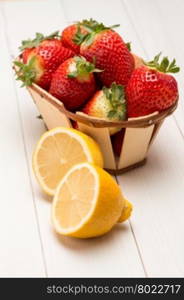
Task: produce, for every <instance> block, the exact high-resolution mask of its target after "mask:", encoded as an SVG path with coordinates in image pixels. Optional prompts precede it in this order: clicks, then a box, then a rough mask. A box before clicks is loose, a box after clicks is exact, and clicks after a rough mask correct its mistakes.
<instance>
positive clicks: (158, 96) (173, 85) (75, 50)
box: [15, 19, 179, 154]
mask: <svg viewBox="0 0 184 300" xmlns="http://www.w3.org/2000/svg"><path fill="white" fill-rule="evenodd" d="M117 26H118V25H115V26H111V27H106V26H105V25H104V24H102V23H98V22H97V21H95V20H93V19H90V20H83V21H81V22H78V23H75V24H73V25H70V26H68V27H66V28H65V29H64V30H63V32H62V33H61V34H59V32H55V33H53V34H51V35H50V36H43V35H42V34H40V33H37V34H36V37H35V39H33V40H27V41H23V42H22V46H21V47H20V49H21V51H22V54H21V56H22V61H17V62H15V64H16V65H17V66H18V67H19V71H18V77H17V78H18V79H20V80H22V81H23V85H31V84H32V83H33V82H34V83H36V84H38V85H39V86H41V87H42V88H43V89H45V90H47V91H48V92H49V93H50V94H52V95H53V96H55V97H56V98H58V99H59V100H60V101H62V102H63V104H64V105H65V107H66V108H67V109H68V110H71V111H76V110H78V111H79V110H81V111H82V112H83V113H86V114H88V115H91V116H93V117H97V118H103V119H107V120H112V121H119V120H126V119H127V118H132V117H134V118H135V117H140V116H145V115H148V114H151V113H153V112H155V111H159V112H160V111H162V110H165V109H167V108H169V107H170V106H172V105H173V104H174V103H175V102H176V101H177V99H178V87H177V82H176V80H175V78H174V77H173V76H172V75H169V74H167V73H176V72H178V71H179V67H177V66H176V61H175V59H174V60H173V61H172V62H171V63H170V62H169V60H168V58H167V57H164V58H163V59H162V60H161V61H160V55H161V53H160V54H158V55H157V56H155V58H154V60H153V61H150V62H148V63H146V62H144V61H143V60H142V59H139V58H138V57H137V56H136V55H134V54H132V53H131V50H130V44H129V43H125V42H124V41H123V39H122V37H121V36H120V35H119V34H118V33H117V32H116V31H115V30H114V28H115V27H117ZM75 126H76V124H75ZM118 131H119V128H111V131H110V133H111V134H112V135H113V137H112V142H113V144H114V150H115V152H116V154H119V153H120V149H121V147H120V145H121V142H122V139H123V130H121V131H119V132H118Z"/></svg>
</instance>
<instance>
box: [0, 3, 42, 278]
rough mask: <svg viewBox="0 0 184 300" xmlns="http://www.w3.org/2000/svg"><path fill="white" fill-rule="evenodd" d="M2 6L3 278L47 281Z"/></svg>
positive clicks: (0, 224) (0, 178) (0, 236)
mask: <svg viewBox="0 0 184 300" xmlns="http://www.w3.org/2000/svg"><path fill="white" fill-rule="evenodd" d="M1 5H2V3H0V43H1V47H0V56H1V58H2V59H1V68H0V82H1V84H0V94H1V110H0V122H1V130H0V140H1V143H0V144H1V147H0V151H1V155H0V166H1V167H0V169H1V172H0V182H1V209H0V244H1V247H0V277H44V276H45V270H44V262H43V252H42V246H41V241H40V236H39V229H38V226H37V220H36V219H37V218H36V212H35V205H34V199H33V198H34V196H33V193H32V189H31V186H30V174H29V171H28V168H27V161H26V156H27V153H26V150H25V144H24V136H23V135H24V134H23V129H22V122H21V116H20V112H19V105H18V103H17V98H16V92H15V89H14V84H13V80H14V79H13V78H12V69H11V61H10V57H9V54H8V49H7V41H6V37H5V34H4V32H5V27H4V20H3V15H2V11H1ZM23 100H24V99H23Z"/></svg>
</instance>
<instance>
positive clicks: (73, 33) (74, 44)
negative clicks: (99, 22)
mask: <svg viewBox="0 0 184 300" xmlns="http://www.w3.org/2000/svg"><path fill="white" fill-rule="evenodd" d="M95 24H96V21H95V20H93V19H90V20H89V21H88V20H83V21H81V22H77V23H75V24H72V25H70V26H68V27H66V28H65V29H64V30H63V32H62V34H61V36H62V44H63V46H65V47H67V48H70V49H72V50H73V51H74V52H75V53H76V54H79V53H80V44H81V43H82V42H83V41H84V39H85V37H86V36H87V34H88V33H89V32H91V30H89V28H88V27H86V26H90V27H92V26H94V25H95Z"/></svg>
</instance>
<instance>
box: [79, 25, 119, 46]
mask: <svg viewBox="0 0 184 300" xmlns="http://www.w3.org/2000/svg"><path fill="white" fill-rule="evenodd" d="M77 24H78V25H79V27H80V26H82V27H84V28H85V29H86V30H87V32H88V33H86V34H81V30H80V29H79V30H78V31H77V33H76V35H75V37H74V39H73V41H74V42H75V43H76V44H77V45H81V44H82V43H83V42H84V41H85V43H86V45H88V46H89V45H91V44H92V42H93V40H94V38H95V35H96V34H98V33H100V32H102V31H104V30H108V29H113V28H116V27H119V26H120V25H119V24H116V25H112V26H109V27H107V26H105V25H104V24H103V23H99V22H97V21H96V20H93V19H89V20H83V21H82V22H78V23H77Z"/></svg>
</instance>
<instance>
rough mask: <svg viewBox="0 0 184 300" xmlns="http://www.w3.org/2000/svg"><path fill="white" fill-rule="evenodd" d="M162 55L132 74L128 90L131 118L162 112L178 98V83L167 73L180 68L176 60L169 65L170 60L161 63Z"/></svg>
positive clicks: (165, 59) (165, 58)
mask: <svg viewBox="0 0 184 300" xmlns="http://www.w3.org/2000/svg"><path fill="white" fill-rule="evenodd" d="M160 54H161V53H160ZM160 54H158V55H157V56H155V58H154V60H153V61H151V62H149V63H147V64H146V65H145V66H142V67H139V68H137V69H135V70H134V71H133V73H132V76H131V78H130V80H129V82H128V85H127V89H126V96H127V104H128V116H129V117H140V116H144V115H148V114H151V113H153V112H155V111H162V110H164V109H167V108H169V107H170V106H171V105H172V104H174V103H175V102H176V100H177V98H178V87H177V82H176V80H175V78H174V77H173V76H172V75H168V74H166V73H169V72H170V73H176V72H178V71H179V68H178V67H177V66H176V64H175V63H176V61H175V59H174V60H173V61H172V62H171V63H170V64H169V60H168V58H167V57H164V58H163V60H162V61H161V63H159V58H160Z"/></svg>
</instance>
